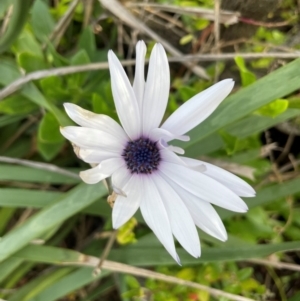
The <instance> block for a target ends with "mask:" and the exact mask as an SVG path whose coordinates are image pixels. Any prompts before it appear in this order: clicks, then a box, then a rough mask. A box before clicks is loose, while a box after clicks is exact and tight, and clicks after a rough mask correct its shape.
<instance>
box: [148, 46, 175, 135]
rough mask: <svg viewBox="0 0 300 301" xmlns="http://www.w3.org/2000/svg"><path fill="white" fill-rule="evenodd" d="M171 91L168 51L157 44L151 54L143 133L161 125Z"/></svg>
mask: <svg viewBox="0 0 300 301" xmlns="http://www.w3.org/2000/svg"><path fill="white" fill-rule="evenodd" d="M169 91H170V69H169V63H168V59H167V55H166V52H165V50H164V48H163V46H162V45H161V44H155V46H154V47H153V50H152V52H151V55H150V61H149V69H148V75H147V82H146V87H145V94H144V101H143V134H144V135H148V133H149V132H150V130H152V129H154V128H157V127H159V124H160V123H161V120H162V118H163V116H164V113H165V110H166V107H167V103H168V97H169Z"/></svg>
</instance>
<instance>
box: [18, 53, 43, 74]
mask: <svg viewBox="0 0 300 301" xmlns="http://www.w3.org/2000/svg"><path fill="white" fill-rule="evenodd" d="M17 60H18V64H19V65H20V67H22V68H23V69H24V70H25V71H26V72H34V71H38V70H43V69H47V65H46V63H45V61H44V59H43V58H42V57H40V56H38V55H36V54H33V53H29V52H22V53H20V54H19V55H18V57H17Z"/></svg>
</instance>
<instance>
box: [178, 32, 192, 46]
mask: <svg viewBox="0 0 300 301" xmlns="http://www.w3.org/2000/svg"><path fill="white" fill-rule="evenodd" d="M193 38H194V36H193V35H192V34H188V35H185V36H183V37H182V38H181V39H180V40H179V44H180V45H186V44H188V43H190V42H191V41H192V40H193Z"/></svg>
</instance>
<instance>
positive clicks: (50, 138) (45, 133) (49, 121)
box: [38, 113, 65, 144]
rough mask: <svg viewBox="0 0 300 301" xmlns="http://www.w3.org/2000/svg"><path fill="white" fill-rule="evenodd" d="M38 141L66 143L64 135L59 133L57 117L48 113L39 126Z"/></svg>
mask: <svg viewBox="0 0 300 301" xmlns="http://www.w3.org/2000/svg"><path fill="white" fill-rule="evenodd" d="M38 139H39V140H40V141H41V142H44V143H53V144H56V143H60V142H63V141H65V139H64V137H63V135H62V134H61V133H60V131H59V123H58V122H57V119H56V118H55V116H54V115H53V114H51V113H46V114H45V115H44V116H43V118H42V120H41V122H40V125H39V130H38Z"/></svg>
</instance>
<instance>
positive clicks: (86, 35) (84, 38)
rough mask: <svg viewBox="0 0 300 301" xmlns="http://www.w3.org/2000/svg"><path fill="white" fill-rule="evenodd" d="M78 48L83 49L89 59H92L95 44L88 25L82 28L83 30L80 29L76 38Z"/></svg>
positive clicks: (94, 52)
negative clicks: (79, 33)
mask: <svg viewBox="0 0 300 301" xmlns="http://www.w3.org/2000/svg"><path fill="white" fill-rule="evenodd" d="M78 48H79V49H83V50H85V51H86V53H87V54H88V56H89V58H90V60H91V61H93V59H94V57H95V54H96V50H97V46H96V41H95V34H94V33H93V31H92V28H91V27H90V26H88V27H86V28H84V30H83V31H82V33H81V35H80V37H79V40H78Z"/></svg>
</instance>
